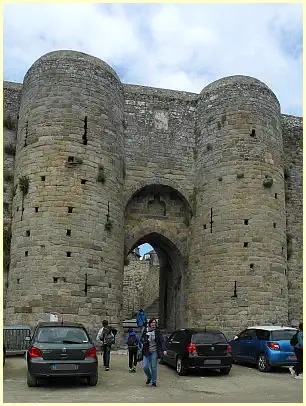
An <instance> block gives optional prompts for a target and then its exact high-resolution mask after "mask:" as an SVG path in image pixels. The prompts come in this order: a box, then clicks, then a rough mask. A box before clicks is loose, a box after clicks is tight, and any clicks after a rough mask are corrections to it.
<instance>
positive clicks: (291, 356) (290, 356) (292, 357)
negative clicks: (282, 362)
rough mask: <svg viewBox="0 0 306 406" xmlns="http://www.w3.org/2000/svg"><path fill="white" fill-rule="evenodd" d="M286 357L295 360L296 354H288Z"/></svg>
mask: <svg viewBox="0 0 306 406" xmlns="http://www.w3.org/2000/svg"><path fill="white" fill-rule="evenodd" d="M288 359H294V360H296V355H289V356H288Z"/></svg>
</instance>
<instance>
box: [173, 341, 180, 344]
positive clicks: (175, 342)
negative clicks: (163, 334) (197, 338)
mask: <svg viewBox="0 0 306 406" xmlns="http://www.w3.org/2000/svg"><path fill="white" fill-rule="evenodd" d="M179 343H180V342H179V341H172V344H179Z"/></svg>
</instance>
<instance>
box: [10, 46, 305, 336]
mask: <svg viewBox="0 0 306 406" xmlns="http://www.w3.org/2000/svg"><path fill="white" fill-rule="evenodd" d="M4 117H5V120H4V127H5V128H4V142H5V149H4V158H5V160H4V165H5V166H4V188H5V192H4V202H5V207H4V209H5V213H4V218H5V223H4V225H5V230H6V231H5V232H6V242H7V243H6V246H5V247H6V252H5V259H6V266H5V282H6V283H5V298H6V300H5V314H4V317H5V323H7V324H12V323H16V324H17V323H18V324H19V323H20V324H32V325H34V324H35V323H36V322H37V321H38V320H40V319H46V317H47V315H48V313H49V312H50V311H57V312H60V313H63V314H64V315H65V319H68V320H71V321H79V322H82V323H84V324H85V325H86V326H88V327H89V328H90V329H91V330H96V329H98V328H99V327H100V326H101V320H102V319H104V318H107V319H109V320H110V322H111V323H112V324H113V325H115V326H118V327H119V328H120V326H121V324H122V302H123V295H124V292H123V291H122V283H123V266H124V258H125V256H126V255H128V253H129V252H131V250H132V249H133V248H135V247H136V246H137V245H139V244H141V243H143V242H149V243H150V244H151V245H152V246H153V247H154V249H155V251H156V252H157V254H158V256H159V261H160V268H161V269H160V317H161V322H162V324H163V325H164V327H166V328H168V329H172V328H175V327H181V326H184V325H185V326H186V325H189V326H204V325H206V326H208V327H216V328H221V329H222V330H223V331H224V332H225V333H228V334H232V333H233V332H237V331H239V330H240V329H242V328H243V327H244V326H247V325H250V324H256V323H260V324H264V323H284V324H288V323H291V322H292V321H294V320H300V319H301V317H302V119H301V118H299V117H292V116H286V115H283V114H281V113H280V105H279V102H278V100H277V98H276V96H275V95H274V93H273V92H272V91H271V90H270V89H269V88H268V87H267V86H266V85H265V84H264V83H262V82H260V81H259V80H257V79H254V78H251V77H247V76H231V77H227V78H223V79H220V80H217V81H216V82H214V83H212V84H210V85H208V86H206V87H205V88H204V89H203V90H202V92H201V93H200V94H193V93H187V92H180V91H171V90H164V89H155V88H149V87H143V86H135V85H128V84H122V83H121V81H120V79H119V77H118V76H117V74H116V73H115V71H114V70H113V69H112V68H111V67H110V66H108V65H107V64H106V63H104V62H103V61H101V60H99V59H97V58H95V57H92V56H89V55H86V54H83V53H80V52H74V51H56V52H51V53H49V54H47V55H44V56H42V57H41V58H40V59H39V60H38V61H36V62H35V63H34V64H33V65H32V67H31V68H30V69H29V71H28V72H27V74H26V76H25V78H24V82H23V84H22V85H21V84H13V83H9V82H5V83H4ZM15 151H16V152H15ZM10 230H11V233H10ZM10 237H11V238H10ZM8 258H9V260H8Z"/></svg>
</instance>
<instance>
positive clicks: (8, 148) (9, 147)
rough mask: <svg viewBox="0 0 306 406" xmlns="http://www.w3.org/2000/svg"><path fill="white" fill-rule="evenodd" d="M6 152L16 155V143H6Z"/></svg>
mask: <svg viewBox="0 0 306 406" xmlns="http://www.w3.org/2000/svg"><path fill="white" fill-rule="evenodd" d="M4 152H5V153H6V154H7V155H12V156H14V155H15V153H16V147H15V145H14V144H12V143H10V144H7V145H5V146H4Z"/></svg>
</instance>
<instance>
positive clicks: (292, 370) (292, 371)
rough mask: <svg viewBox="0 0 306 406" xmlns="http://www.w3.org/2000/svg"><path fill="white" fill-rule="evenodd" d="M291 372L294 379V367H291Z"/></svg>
mask: <svg viewBox="0 0 306 406" xmlns="http://www.w3.org/2000/svg"><path fill="white" fill-rule="evenodd" d="M289 371H290V374H291V375H292V377H293V378H294V377H295V370H294V369H293V367H289Z"/></svg>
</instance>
